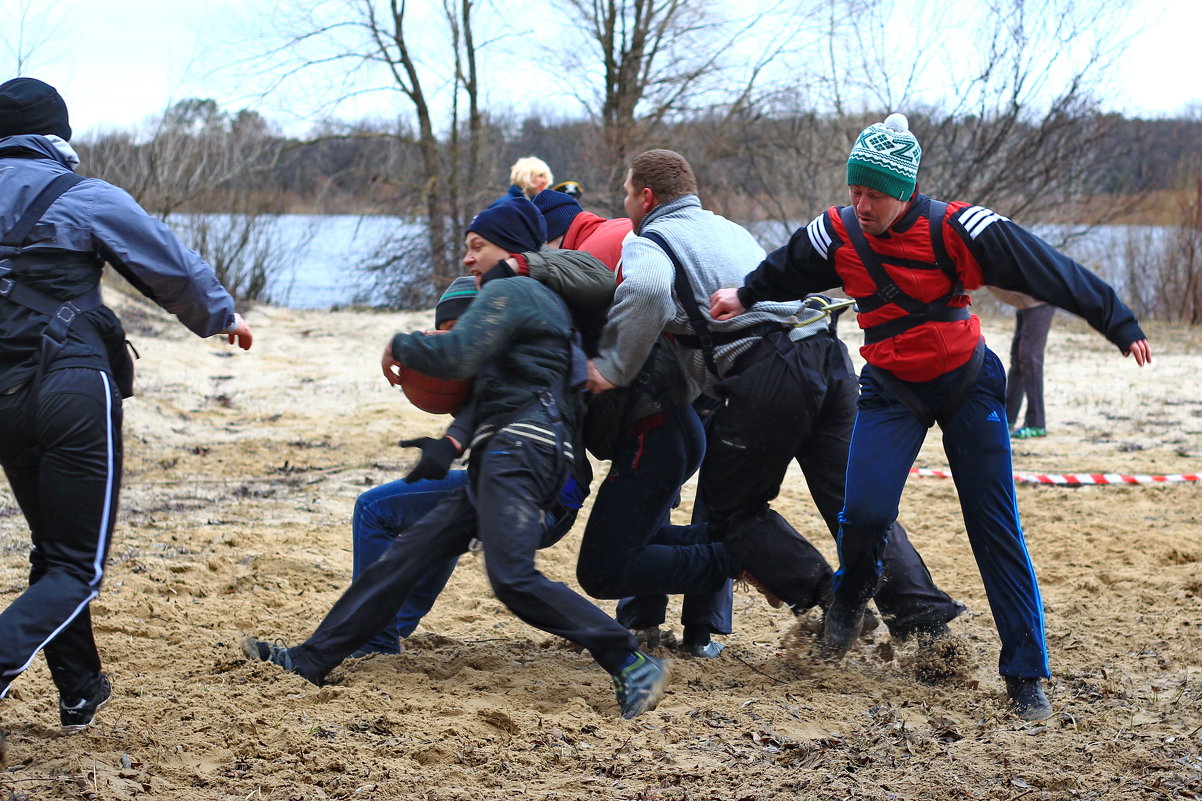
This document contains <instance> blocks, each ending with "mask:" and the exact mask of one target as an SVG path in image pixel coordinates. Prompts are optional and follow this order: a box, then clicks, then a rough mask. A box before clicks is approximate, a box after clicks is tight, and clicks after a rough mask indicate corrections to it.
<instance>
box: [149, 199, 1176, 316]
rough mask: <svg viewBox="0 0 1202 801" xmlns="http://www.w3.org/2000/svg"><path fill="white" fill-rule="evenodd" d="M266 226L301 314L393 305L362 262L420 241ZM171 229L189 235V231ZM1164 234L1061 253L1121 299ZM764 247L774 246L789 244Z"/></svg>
mask: <svg viewBox="0 0 1202 801" xmlns="http://www.w3.org/2000/svg"><path fill="white" fill-rule="evenodd" d="M181 219H186V218H181ZM168 224H169V225H172V221H171V220H169V221H168ZM265 225H267V226H269V227H270V230H269V231H268V235H269V236H268V238H269V241H270V242H271V244H272V246H273V247H274V248H276V250H277V252H278V253H279V254H280V255H281V257H282V261H283V262H284V267H283V269H282V270H281V271H280V272H279V274H278V275H276V276H275V277H274V278H273V280H272V281H271V282H270V283H269V285H268V295H269V297H270V298H271V299H272V302H274V303H275V304H277V305H281V306H287V307H290V308H295V309H323V308H330V307H337V306H347V305H352V304H360V305H372V306H378V305H389V304H390V303H391V299H390V298H389V297H387V293H386V292H385V291H383V290H380V289H378V288H376V287H375V286H374V285H373V281H372V280H371V278H370V277H369V275H368V274H367V272H366V271H365V270H364V269H363V265H365V264H367V263H368V262H371V261H372V260H373V259H376V258H378V254H379V253H380V251H381V249H387V248H388V247H394V248H399V247H404V246H405V244H406V242H407V241H410V242H411V241H412V240H413V239H414V238H415V237H421V236H422V230H421V224H420V223H418V222H414V221H413V220H412V219H401V218H397V217H383V216H373V217H360V216H356V215H304V214H284V215H276V216H272V217H271V218H269V220H268V221H267V223H265ZM173 227H178V229H179V231H180V232H181V233H183V228H185V227H186V226H185V225H184V224H183V223H180V224H179V225H178V226H174V225H173ZM1033 230H1035V231H1036V233H1038V234H1040V235H1041V236H1044V237H1045V238H1047V239H1048V240H1049V241H1051V242H1053V243H1054V244H1057V245H1058V246H1059V245H1061V244H1062V242H1063V241H1064V239H1065V235H1066V234H1074V233H1078V234H1079V232H1080V231H1081V230H1083V229H1080V228H1072V227H1066V226H1043V227H1037V228H1034V229H1033ZM1163 235H1164V229H1159V228H1152V227H1137V226H1100V227H1098V228H1095V229H1093V230H1091V231H1088V232H1087V233H1085V234H1084V235H1077V236H1072V237H1071V238H1069V239H1068V240H1067V242H1064V243H1063V249H1064V251H1065V252H1066V253H1068V254H1069V255H1071V256H1072V257H1073V258H1075V259H1077V260H1078V261H1080V262H1081V263H1082V264H1084V265H1085V266H1086V267H1088V268H1089V269H1091V270H1094V271H1095V272H1097V273H1098V274H1099V275H1101V276H1102V277H1103V278H1105V279H1106V280H1107V281H1108V282H1110V283H1111V284H1113V285H1114V286H1115V288H1116V289H1118V290H1119V292H1120V294H1122V285H1123V283H1124V281H1123V278H1124V275H1125V273H1126V263H1125V260H1126V252H1127V243H1128V242H1129V241H1131V240H1132V239H1133V238H1135V239H1148V240H1150V241H1156V240H1157V239H1159V238H1160V237H1162V236H1163ZM764 244H765V247H767V248H769V249H771V248H773V247H776V246H777V244H783V243H772V242H767V243H764Z"/></svg>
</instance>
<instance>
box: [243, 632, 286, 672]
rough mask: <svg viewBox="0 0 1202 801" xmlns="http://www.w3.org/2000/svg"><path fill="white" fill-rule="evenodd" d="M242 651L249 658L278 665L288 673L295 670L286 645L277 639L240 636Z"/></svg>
mask: <svg viewBox="0 0 1202 801" xmlns="http://www.w3.org/2000/svg"><path fill="white" fill-rule="evenodd" d="M242 653H244V654H246V655H247V656H248V657H249V658H251V659H257V660H259V661H260V662H270V663H271V664H273V665H278V666H279V667H282V668H283V669H284V670H286V671H288V672H289V673H296V672H297V670H296V667H295V666H294V665H293V664H292V655H291V654H289V653H288V646H286V645H284V644H283V643H282V642H280V641H278V640H277V641H276V642H264V641H263V640H260V639H259V638H257V637H252V636H250V635H247V636H245V637H243V638H242Z"/></svg>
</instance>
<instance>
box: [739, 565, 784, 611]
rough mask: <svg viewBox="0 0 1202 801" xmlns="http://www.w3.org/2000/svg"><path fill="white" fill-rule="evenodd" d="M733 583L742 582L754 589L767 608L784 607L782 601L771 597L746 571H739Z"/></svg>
mask: <svg viewBox="0 0 1202 801" xmlns="http://www.w3.org/2000/svg"><path fill="white" fill-rule="evenodd" d="M735 581H742V582H744V583H746V584H750V585H751V586H752V587H755V588H756V589H757V590H759V591H760V592H761V593H762V594H763V596H764V598H765V599H766V600H767V601H768V606H771V607H772V608H773V609H780V608H781V607H782V606H784V605H785V602H784V601H782V600H781V599H780V598H777V597H776V596H775V595H773V594H772V591H771V590H769V589H768V588H767V587H765V586H764V585H763V584H761V583H760V582H759V581H758V580H757V579H756V577H755V576H753V575H751V574H750V573H748V572H747V571H746V570H740V571H739V573H738V575H736V576H735Z"/></svg>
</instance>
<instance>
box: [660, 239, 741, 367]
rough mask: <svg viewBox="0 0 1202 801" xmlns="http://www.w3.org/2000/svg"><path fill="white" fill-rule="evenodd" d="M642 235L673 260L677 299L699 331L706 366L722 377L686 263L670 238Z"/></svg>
mask: <svg viewBox="0 0 1202 801" xmlns="http://www.w3.org/2000/svg"><path fill="white" fill-rule="evenodd" d="M641 236H643V237H645V238H647V239H650V240H651V241H652V242H654V243H655V244H657V245H659V247H660V249H661V250H663V252H664V253H666V254H667V256H668V260H669V261H671V262H672V269H674V270H675V271H676V278H675V282H674V284H673V286H674V288H675V290H676V299H677V300H679V301H680V305H681V306H682V307H684V313H685V315H686V316H687V317H688V318H689V325H691V326H693V330H694V331H696V332H697V339H698V340H699V341H700V343H701V353H702V355H703V356H704V357H705V366H706V368H707V369H708V370H709V371H710V372H711V373H713V375H714V377H715V378H721V377H722V376H720V375H719V374H718V364H717V362H715V361H714V338H713V335H712V334H711V333H710V327H709V323H707V322H706V320H705V316H704V315H703V314H702V313H701V309H700V308H699V307H698V306H697V298H695V297H693V285H692V283H690V282H689V276H688V274H687V273H685V271H684V265H682V264H681V263H680V259H678V258H677V257H676V253H675V252H674V251H673V250H672V247H671V246H670V245H669V244H668V240H666V239H664V238H663V237H662V236H660V235H659V234H657V233H656V232H654V231H645V232H644V233H642V234H641Z"/></svg>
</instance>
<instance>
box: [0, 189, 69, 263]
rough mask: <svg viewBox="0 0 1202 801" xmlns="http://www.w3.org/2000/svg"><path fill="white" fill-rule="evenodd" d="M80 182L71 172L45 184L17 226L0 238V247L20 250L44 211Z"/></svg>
mask: <svg viewBox="0 0 1202 801" xmlns="http://www.w3.org/2000/svg"><path fill="white" fill-rule="evenodd" d="M82 180H83V177H82V176H79V175H76V174H75V173H73V172H65V173H63V174H62V175H60V176H58V177H56V178H55V179H54V180H52V181H51V182H50V183H48V184H46V186H45V187H44V188H43V189H42V191H41V192H38V195H37V197H35V198H34V199H33V202H32V203H30V204H29V206H28V207H27V208H26V209H25V213H24V214H22V215H21V219H19V220H17V224H16V225H14V226H13V227H12V228H10V229H9V230H8V233H6V234H5V235H4V237H3V238H0V245H4V246H7V247H10V248H17V249H20V247H21V245H22V244H23V243H24V242H25V238H26V237H27V236H29V232H30V231H32V230H33V227H34V226H35V225H37V224H38V220H40V219H42V215H43V214H45V213H46V209H48V208H50V206H51V204H53V203H54V201H56V200H58V199H59V196H60V195H62V194H63V193H64V192H66V191H67V190H68V189H70V188H71V187H73V186H75V185H76V184H77V183H79V182H80V181H82Z"/></svg>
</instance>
